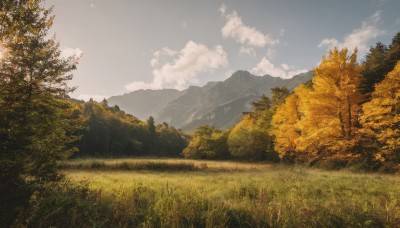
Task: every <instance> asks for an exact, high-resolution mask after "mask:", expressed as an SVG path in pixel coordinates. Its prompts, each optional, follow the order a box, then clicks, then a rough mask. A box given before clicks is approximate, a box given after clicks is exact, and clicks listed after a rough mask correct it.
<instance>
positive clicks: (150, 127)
mask: <svg viewBox="0 0 400 228" xmlns="http://www.w3.org/2000/svg"><path fill="white" fill-rule="evenodd" d="M147 131H148V133H149V153H150V154H154V153H155V149H156V148H155V147H156V144H157V132H156V125H155V122H154V118H153V117H152V116H150V117H149V119H148V120H147Z"/></svg>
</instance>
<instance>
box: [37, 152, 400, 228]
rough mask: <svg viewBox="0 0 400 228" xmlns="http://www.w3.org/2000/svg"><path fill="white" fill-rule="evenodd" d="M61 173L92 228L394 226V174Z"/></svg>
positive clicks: (79, 168) (199, 164)
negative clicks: (85, 197)
mask: <svg viewBox="0 0 400 228" xmlns="http://www.w3.org/2000/svg"><path fill="white" fill-rule="evenodd" d="M63 173H64V174H65V175H66V177H67V178H68V179H69V180H70V181H71V182H72V183H75V184H77V185H78V184H79V183H82V182H84V183H86V184H85V185H86V186H87V191H88V192H90V193H85V194H89V195H90V197H91V202H94V203H93V204H95V205H96V206H95V209H93V207H91V206H88V207H89V208H90V210H97V211H96V213H94V212H90V213H94V215H92V216H89V217H90V218H91V219H92V220H93V221H92V222H91V224H92V225H93V224H95V225H96V226H106V227H107V226H109V227H112V226H122V227H400V177H399V176H392V175H382V174H361V173H352V172H350V171H322V170H316V169H307V168H302V167H290V166H283V165H271V164H262V163H256V164H251V163H236V162H210V161H193V160H173V159H115V160H101V159H97V160H93V159H84V160H72V161H69V162H67V163H65V164H64V169H63ZM78 206H79V205H78ZM75 210H79V208H75ZM90 210H89V211H90ZM88 213H89V212H88ZM52 216H53V215H52ZM69 222H71V225H81V226H85V225H84V223H82V221H78V219H77V220H76V221H74V220H72V221H69ZM44 224H46V223H44Z"/></svg>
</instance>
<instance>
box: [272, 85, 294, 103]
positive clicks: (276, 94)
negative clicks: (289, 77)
mask: <svg viewBox="0 0 400 228" xmlns="http://www.w3.org/2000/svg"><path fill="white" fill-rule="evenodd" d="M271 94H272V100H271V102H272V107H274V108H277V107H278V106H279V105H280V104H282V103H283V102H285V99H286V97H287V96H289V94H290V90H289V89H288V88H287V87H286V86H282V87H275V88H272V89H271Z"/></svg>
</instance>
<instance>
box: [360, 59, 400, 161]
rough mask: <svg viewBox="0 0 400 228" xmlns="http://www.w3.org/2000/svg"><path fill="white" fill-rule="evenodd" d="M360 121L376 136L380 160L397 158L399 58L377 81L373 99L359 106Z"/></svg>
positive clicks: (399, 135)
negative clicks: (393, 66)
mask: <svg viewBox="0 0 400 228" xmlns="http://www.w3.org/2000/svg"><path fill="white" fill-rule="evenodd" d="M362 110H363V115H362V116H361V118H360V122H361V123H362V125H363V130H364V132H365V133H366V134H367V135H368V136H369V137H370V138H375V139H376V141H377V143H378V144H379V145H378V147H379V151H377V153H376V154H375V157H376V158H377V159H378V160H380V161H382V162H388V161H391V162H396V163H399V162H400V61H399V62H398V63H397V65H396V67H395V68H394V69H393V71H391V72H390V73H389V74H388V75H387V76H386V78H385V79H384V80H383V81H381V82H380V83H379V84H377V85H376V87H375V91H374V92H373V93H372V99H371V100H370V101H369V102H367V103H365V104H364V105H363V107H362Z"/></svg>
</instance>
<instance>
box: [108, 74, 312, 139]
mask: <svg viewBox="0 0 400 228" xmlns="http://www.w3.org/2000/svg"><path fill="white" fill-rule="evenodd" d="M312 76H313V73H312V72H307V73H303V74H300V75H298V76H295V77H293V78H291V79H282V78H279V77H272V76H270V75H264V76H255V75H253V74H251V73H250V72H249V71H246V70H238V71H236V72H235V73H233V74H232V75H231V77H229V78H228V79H226V80H225V81H220V82H208V83H207V84H206V85H204V86H202V87H199V86H190V87H189V88H187V89H186V90H183V91H178V90H174V89H162V90H142V91H135V92H132V93H129V94H124V95H122V96H115V97H111V98H109V99H108V102H109V104H111V105H114V104H116V105H118V106H120V108H121V109H123V110H125V111H126V112H127V113H129V114H132V115H135V116H137V117H139V118H141V119H147V118H148V116H150V115H152V116H153V117H155V120H156V122H157V123H162V122H166V123H169V124H171V125H172V126H175V127H177V128H182V129H183V130H189V131H191V130H194V129H195V128H196V127H197V126H198V125H200V124H210V125H214V126H215V127H217V128H228V127H231V126H233V125H234V124H235V123H236V122H238V121H240V119H241V118H242V112H244V111H248V110H249V109H250V107H251V102H253V101H255V100H257V99H259V97H260V96H261V95H262V94H265V95H266V96H270V95H271V89H272V88H274V87H281V86H286V87H288V88H289V89H293V88H294V87H296V86H297V85H299V84H301V83H305V82H307V81H309V80H310V79H311V78H312Z"/></svg>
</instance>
